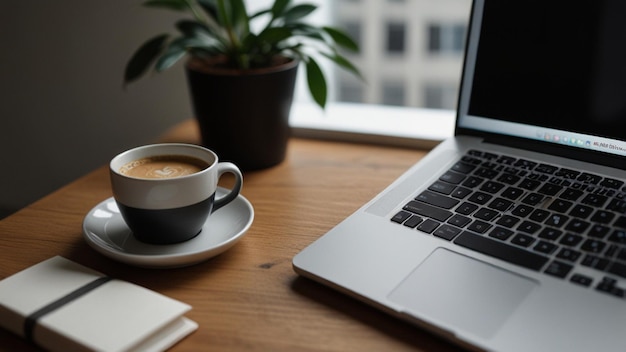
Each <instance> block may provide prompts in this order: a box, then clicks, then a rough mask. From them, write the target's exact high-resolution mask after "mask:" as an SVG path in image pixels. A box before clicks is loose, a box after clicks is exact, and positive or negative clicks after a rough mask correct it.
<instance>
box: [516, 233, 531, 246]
mask: <svg viewBox="0 0 626 352" xmlns="http://www.w3.org/2000/svg"><path fill="white" fill-rule="evenodd" d="M533 242H535V239H534V238H533V237H532V236H528V235H524V234H522V233H518V234H517V235H515V237H513V239H512V240H511V243H513V244H516V245H518V246H522V247H528V246H530V245H531V244H533Z"/></svg>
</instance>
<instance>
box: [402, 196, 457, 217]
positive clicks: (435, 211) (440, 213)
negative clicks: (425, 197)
mask: <svg viewBox="0 0 626 352" xmlns="http://www.w3.org/2000/svg"><path fill="white" fill-rule="evenodd" d="M403 209H404V210H406V211H410V212H412V213H415V214H417V215H422V216H425V217H428V218H433V219H435V220H439V221H446V220H447V219H448V218H449V217H450V216H452V212H450V211H447V210H444V209H441V208H437V207H434V206H432V205H428V204H426V203H422V202H417V201H414V200H412V201H410V202H409V203H407V205H405V206H404V208H403Z"/></svg>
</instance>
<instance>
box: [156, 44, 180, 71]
mask: <svg viewBox="0 0 626 352" xmlns="http://www.w3.org/2000/svg"><path fill="white" fill-rule="evenodd" d="M186 54H187V48H185V47H184V46H182V45H178V44H176V45H170V46H169V47H168V49H167V50H166V51H165V53H163V55H161V57H159V59H158V60H157V62H156V64H155V65H154V68H155V69H156V71H157V72H162V71H165V70H167V69H168V68H170V67H172V66H174V64H175V63H177V62H178V60H180V59H182V58H183V57H184V56H185V55H186Z"/></svg>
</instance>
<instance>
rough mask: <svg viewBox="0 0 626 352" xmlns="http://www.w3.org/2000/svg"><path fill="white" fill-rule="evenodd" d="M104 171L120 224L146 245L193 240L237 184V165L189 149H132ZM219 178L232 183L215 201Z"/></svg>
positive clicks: (186, 146)
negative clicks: (226, 177)
mask: <svg viewBox="0 0 626 352" xmlns="http://www.w3.org/2000/svg"><path fill="white" fill-rule="evenodd" d="M168 163H172V164H171V165H170V164H168ZM187 165H188V166H189V167H187ZM109 166H110V175H111V186H112V190H113V196H114V198H115V201H116V203H117V205H118V207H119V209H120V212H121V214H122V217H123V218H124V221H125V222H126V224H127V225H128V227H129V228H130V229H131V231H132V232H133V235H134V236H135V237H136V238H137V239H138V240H140V241H142V242H146V243H151V244H172V243H179V242H183V241H186V240H189V239H191V238H193V237H195V236H196V235H198V234H199V233H200V232H201V231H202V228H203V226H204V223H205V222H206V220H207V217H208V216H210V215H211V214H212V213H214V212H215V211H216V210H218V209H219V208H221V207H223V206H225V205H226V204H228V203H230V202H231V201H233V200H234V199H235V198H236V197H237V196H238V195H239V192H240V191H241V187H242V184H243V176H242V175H241V171H240V170H239V168H238V167H237V166H235V165H234V164H233V163H230V162H219V161H218V157H217V155H216V154H215V153H214V152H212V151H211V150H209V149H206V148H204V147H201V146H197V145H191V144H176V143H165V144H152V145H146V146H141V147H137V148H134V149H130V150H127V151H125V152H123V153H120V154H118V155H117V156H115V157H114V158H113V159H112V160H111V163H110V165H109ZM224 173H231V174H233V175H234V176H235V184H234V186H233V188H232V190H230V191H229V192H228V193H227V194H226V195H224V196H222V197H220V198H217V199H216V190H217V183H218V180H219V178H220V177H221V176H222V175H223V174H224ZM208 231H209V232H210V229H208ZM208 235H209V236H210V233H209V234H208Z"/></svg>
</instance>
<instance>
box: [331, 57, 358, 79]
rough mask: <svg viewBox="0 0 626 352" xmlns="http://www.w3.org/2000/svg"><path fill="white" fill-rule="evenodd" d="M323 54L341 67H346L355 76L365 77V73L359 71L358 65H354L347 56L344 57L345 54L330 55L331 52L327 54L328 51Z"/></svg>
mask: <svg viewBox="0 0 626 352" xmlns="http://www.w3.org/2000/svg"><path fill="white" fill-rule="evenodd" d="M321 54H322V55H324V56H325V57H327V58H328V59H329V60H331V61H333V62H334V63H336V64H337V65H339V66H340V67H342V68H344V69H346V70H347V71H349V72H351V73H352V74H354V75H355V76H357V77H359V78H360V79H363V75H362V74H361V71H359V69H358V68H357V67H356V66H354V65H353V64H352V63H351V62H350V61H349V60H348V59H346V58H345V57H343V56H341V55H339V54H334V55H329V54H326V53H321Z"/></svg>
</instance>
